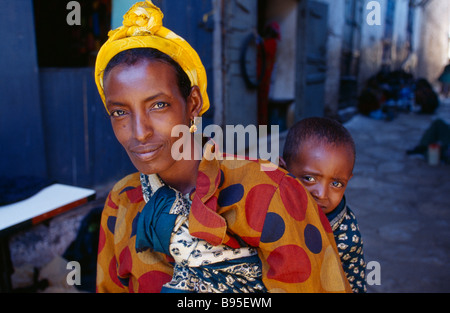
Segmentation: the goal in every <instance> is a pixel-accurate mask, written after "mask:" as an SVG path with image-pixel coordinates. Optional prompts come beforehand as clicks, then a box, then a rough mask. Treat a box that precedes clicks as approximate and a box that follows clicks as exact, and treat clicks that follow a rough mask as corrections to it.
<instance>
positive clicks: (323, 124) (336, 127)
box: [283, 117, 356, 167]
mask: <svg viewBox="0 0 450 313" xmlns="http://www.w3.org/2000/svg"><path fill="white" fill-rule="evenodd" d="M307 140H314V141H316V142H317V143H326V144H331V145H334V146H344V147H346V148H348V149H349V150H350V152H351V153H352V155H353V157H354V160H355V158H356V148H355V142H354V141H353V138H352V136H351V135H350V132H349V131H348V130H347V129H346V128H345V127H344V126H343V125H342V124H341V123H339V122H338V121H335V120H333V119H330V118H326V117H310V118H305V119H303V120H301V121H299V122H297V123H296V124H294V125H293V126H292V127H291V128H290V129H289V132H288V135H287V137H286V142H285V145H284V150H283V159H284V161H285V162H286V164H287V166H288V167H289V164H290V162H291V161H293V160H294V159H295V158H296V157H297V153H298V151H299V150H300V146H301V144H302V143H303V142H305V141H307Z"/></svg>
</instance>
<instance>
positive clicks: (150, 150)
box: [130, 145, 162, 161]
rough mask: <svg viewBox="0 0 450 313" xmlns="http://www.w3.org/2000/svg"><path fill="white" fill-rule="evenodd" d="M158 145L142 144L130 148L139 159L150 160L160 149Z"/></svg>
mask: <svg viewBox="0 0 450 313" xmlns="http://www.w3.org/2000/svg"><path fill="white" fill-rule="evenodd" d="M161 147H162V145H160V146H143V147H137V148H134V149H131V150H130V151H131V153H132V154H133V155H134V156H135V157H136V158H138V159H139V160H141V161H150V160H152V159H154V158H155V156H156V155H157V154H158V152H159V151H160V150H161Z"/></svg>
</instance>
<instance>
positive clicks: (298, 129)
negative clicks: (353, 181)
mask: <svg viewBox="0 0 450 313" xmlns="http://www.w3.org/2000/svg"><path fill="white" fill-rule="evenodd" d="M355 151H356V149H355V143H354V141H353V139H352V136H351V135H350V133H349V132H348V130H347V129H345V127H344V126H342V125H341V124H340V123H339V122H337V121H334V120H332V119H329V118H319V117H313V118H307V119H304V120H301V121H300V122H298V123H296V124H295V125H294V126H293V127H292V128H291V129H290V130H289V133H288V135H287V138H286V143H285V146H284V151H283V159H284V160H283V161H284V162H283V161H282V163H284V166H285V167H286V169H287V170H288V171H289V172H291V173H292V174H294V175H295V176H296V177H297V178H299V179H300V181H301V182H302V183H303V185H304V186H305V187H306V189H308V191H309V192H310V193H311V195H312V196H313V198H314V199H315V200H316V202H317V203H318V204H319V205H320V206H321V207H322V209H323V211H324V212H325V213H329V212H331V211H333V210H334V209H335V208H336V207H337V206H338V205H339V203H340V202H341V200H342V197H343V196H344V192H345V188H346V187H347V183H348V181H349V180H350V178H351V177H352V176H353V167H354V164H355Z"/></svg>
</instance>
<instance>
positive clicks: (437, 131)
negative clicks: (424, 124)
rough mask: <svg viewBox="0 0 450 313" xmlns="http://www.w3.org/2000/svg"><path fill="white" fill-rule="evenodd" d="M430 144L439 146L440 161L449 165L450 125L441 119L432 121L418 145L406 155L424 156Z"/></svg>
mask: <svg viewBox="0 0 450 313" xmlns="http://www.w3.org/2000/svg"><path fill="white" fill-rule="evenodd" d="M431 144H439V145H440V146H441V159H442V160H444V162H445V163H447V164H449V163H450V151H449V150H450V125H449V124H447V123H446V122H445V121H444V120H442V119H436V120H434V121H433V122H432V123H431V125H430V126H429V127H428V128H427V129H426V130H425V132H424V133H423V135H422V138H420V141H419V143H418V144H417V146H415V147H414V148H413V149H411V150H407V151H406V154H409V155H411V154H422V155H424V156H425V155H426V153H427V152H428V146H429V145H431Z"/></svg>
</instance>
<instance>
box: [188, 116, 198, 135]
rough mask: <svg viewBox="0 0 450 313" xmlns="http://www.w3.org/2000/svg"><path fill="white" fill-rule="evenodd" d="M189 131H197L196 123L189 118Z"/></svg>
mask: <svg viewBox="0 0 450 313" xmlns="http://www.w3.org/2000/svg"><path fill="white" fill-rule="evenodd" d="M189 131H190V132H191V133H195V132H196V131H197V125H195V119H193V120H191V127H190V128H189Z"/></svg>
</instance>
